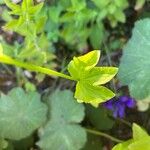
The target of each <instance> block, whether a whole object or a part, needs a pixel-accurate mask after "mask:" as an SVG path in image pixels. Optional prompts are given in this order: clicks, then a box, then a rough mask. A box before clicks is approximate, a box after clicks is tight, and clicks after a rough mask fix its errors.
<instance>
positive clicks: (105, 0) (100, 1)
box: [92, 0, 111, 9]
mask: <svg viewBox="0 0 150 150" xmlns="http://www.w3.org/2000/svg"><path fill="white" fill-rule="evenodd" d="M92 1H93V2H94V3H95V5H96V6H97V7H98V8H100V9H102V8H104V7H106V6H107V5H108V4H109V3H110V1H111V0H92Z"/></svg>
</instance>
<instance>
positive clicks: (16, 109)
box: [0, 88, 47, 140]
mask: <svg viewBox="0 0 150 150" xmlns="http://www.w3.org/2000/svg"><path fill="white" fill-rule="evenodd" d="M46 112H47V108H46V106H45V105H44V104H43V103H41V102H40V95H39V94H38V93H36V92H30V93H25V92H24V91H23V89H21V88H14V89H13V90H11V91H10V92H9V94H8V95H2V96H1V98H0V131H1V132H0V137H3V138H7V139H11V140H20V139H22V138H25V137H27V136H29V135H30V134H32V132H33V131H34V130H36V129H38V128H39V127H40V126H41V125H42V124H43V123H44V122H45V120H46Z"/></svg>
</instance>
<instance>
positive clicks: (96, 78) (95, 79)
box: [84, 67, 118, 85]
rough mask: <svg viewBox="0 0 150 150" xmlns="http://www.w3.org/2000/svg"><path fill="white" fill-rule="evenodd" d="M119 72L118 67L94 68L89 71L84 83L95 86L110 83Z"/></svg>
mask: <svg viewBox="0 0 150 150" xmlns="http://www.w3.org/2000/svg"><path fill="white" fill-rule="evenodd" d="M117 72H118V68H116V67H94V68H93V69H91V70H89V71H87V73H86V74H85V76H84V81H85V82H87V83H91V84H93V85H101V84H105V83H107V82H109V81H110V80H111V79H112V78H113V77H114V76H115V75H116V74H117Z"/></svg>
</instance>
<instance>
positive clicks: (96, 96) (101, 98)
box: [75, 81, 115, 107]
mask: <svg viewBox="0 0 150 150" xmlns="http://www.w3.org/2000/svg"><path fill="white" fill-rule="evenodd" d="M114 96H115V94H114V93H113V92H112V91H110V90H109V89H107V88H105V87H103V86H92V85H90V84H88V83H86V82H84V81H80V82H78V83H77V85H76V91H75V98H76V99H77V101H78V102H80V103H82V102H85V103H90V104H92V105H93V106H95V107H97V106H98V104H99V103H101V102H105V101H106V100H108V99H111V98H112V97H114Z"/></svg>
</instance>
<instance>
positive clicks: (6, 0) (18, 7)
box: [4, 0, 21, 11]
mask: <svg viewBox="0 0 150 150" xmlns="http://www.w3.org/2000/svg"><path fill="white" fill-rule="evenodd" d="M4 2H5V4H6V5H7V6H8V7H9V8H10V9H12V10H15V11H20V10H21V7H20V6H19V5H16V4H15V3H12V2H11V1H10V0H4Z"/></svg>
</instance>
